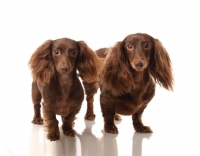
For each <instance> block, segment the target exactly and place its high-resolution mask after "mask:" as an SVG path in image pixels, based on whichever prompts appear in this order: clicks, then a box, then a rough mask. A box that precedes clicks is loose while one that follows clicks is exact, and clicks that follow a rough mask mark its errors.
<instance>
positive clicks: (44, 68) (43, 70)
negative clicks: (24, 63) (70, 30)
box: [28, 40, 54, 86]
mask: <svg viewBox="0 0 200 156" xmlns="http://www.w3.org/2000/svg"><path fill="white" fill-rule="evenodd" d="M51 43H52V41H51V40H47V41H46V42H44V43H43V44H42V45H41V46H39V47H38V48H37V49H36V51H35V52H34V53H33V55H32V56H31V59H30V61H29V63H28V65H29V67H30V69H31V71H32V76H33V80H34V81H36V82H38V83H40V84H41V85H43V86H44V85H46V84H48V83H49V81H50V78H51V76H52V75H53V73H54V67H53V62H52V59H51V55H50V53H51Z"/></svg>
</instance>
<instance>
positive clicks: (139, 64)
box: [135, 61, 144, 68]
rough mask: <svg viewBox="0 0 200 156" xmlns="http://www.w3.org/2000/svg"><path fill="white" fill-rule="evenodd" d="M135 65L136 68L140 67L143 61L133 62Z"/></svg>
mask: <svg viewBox="0 0 200 156" xmlns="http://www.w3.org/2000/svg"><path fill="white" fill-rule="evenodd" d="M135 66H136V67H137V68H142V67H143V66H144V63H143V61H138V62H135Z"/></svg>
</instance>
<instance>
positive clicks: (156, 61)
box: [150, 39, 174, 90]
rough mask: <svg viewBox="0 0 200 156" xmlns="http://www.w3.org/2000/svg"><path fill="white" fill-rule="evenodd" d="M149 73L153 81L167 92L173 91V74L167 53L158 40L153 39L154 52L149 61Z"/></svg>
mask: <svg viewBox="0 0 200 156" xmlns="http://www.w3.org/2000/svg"><path fill="white" fill-rule="evenodd" d="M150 73H151V75H152V76H153V77H154V79H155V81H156V82H157V83H158V84H159V85H161V86H163V87H164V88H165V89H167V90H173V81H174V79H173V74H172V67H171V60H170V57H169V55H168V52H167V51H166V49H165V48H164V47H163V45H162V43H161V42H160V41H159V40H158V39H154V50H153V53H152V55H151V59H150Z"/></svg>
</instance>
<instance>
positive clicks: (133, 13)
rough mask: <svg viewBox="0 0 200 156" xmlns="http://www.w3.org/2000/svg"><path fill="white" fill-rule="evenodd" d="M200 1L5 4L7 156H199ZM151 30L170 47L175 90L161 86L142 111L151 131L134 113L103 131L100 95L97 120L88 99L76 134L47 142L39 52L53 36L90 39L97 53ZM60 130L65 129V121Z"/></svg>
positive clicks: (2, 147)
mask: <svg viewBox="0 0 200 156" xmlns="http://www.w3.org/2000/svg"><path fill="white" fill-rule="evenodd" d="M199 8H200V5H199V2H198V1H197V0H191V1H179V0H177V1H174V0H173V1H170V0H169V1H165V2H164V1H160V0H152V1H127V0H123V1H112V0H110V1H105V2H103V1H98V2H97V1H90V2H89V1H88V3H86V2H85V1H76V0H74V1H62V2H61V1H59V0H56V1H54V0H52V1H48V2H47V1H40V0H35V1H34V2H33V1H32V2H30V1H25V0H19V1H14V0H2V1H1V2H0V21H1V27H0V34H1V35H0V51H1V53H0V75H1V76H0V156H199V155H200V121H199V120H200V101H199V97H200V91H199V88H200V74H199V71H200V70H199V69H200V63H199V58H200V57H199V36H200V29H199V28H200V23H199V15H200V12H199ZM137 32H141V33H148V34H150V35H152V36H153V37H155V38H158V39H159V40H160V41H161V42H162V43H163V45H164V47H165V48H166V49H167V51H168V53H169V55H170V57H171V60H172V63H173V72H174V78H175V83H174V92H169V91H167V90H165V89H163V88H161V87H160V86H157V87H156V94H155V97H154V98H153V100H152V101H151V102H150V103H149V105H148V107H147V108H146V109H145V111H144V113H143V117H142V119H143V123H144V124H145V125H147V126H150V127H151V129H152V130H153V133H152V134H141V133H135V131H134V129H133V126H132V121H131V117H130V116H122V121H121V122H116V125H117V127H118V130H119V134H118V135H114V134H108V133H105V132H104V131H103V118H102V114H101V110H100V105H99V95H100V92H99V91H98V93H97V94H96V95H95V99H94V111H95V114H96V119H95V121H86V120H84V115H85V112H86V101H85V100H84V102H83V104H82V108H81V110H80V112H79V114H78V115H77V116H76V117H77V119H76V120H75V125H74V129H75V130H76V131H77V136H76V137H74V138H72V137H66V136H64V135H63V133H62V130H61V129H60V133H61V139H60V141H56V142H50V141H48V140H47V139H46V132H45V130H44V128H43V126H39V125H34V124H32V123H31V120H32V118H33V105H32V100H31V92H30V90H31V82H32V78H31V72H30V70H29V68H28V66H27V63H28V60H29V59H30V56H31V54H32V53H33V51H34V50H35V49H36V48H37V47H38V46H39V45H41V44H42V43H43V42H44V41H45V40H47V39H56V38H61V37H68V38H72V39H74V40H77V41H79V40H84V41H86V42H87V44H88V45H89V46H90V47H91V48H92V49H94V50H96V49H98V48H102V47H109V46H113V45H114V44H115V43H116V42H117V41H121V40H123V39H124V37H125V36H127V35H128V34H131V33H137ZM57 119H58V120H59V126H61V120H60V117H59V116H57Z"/></svg>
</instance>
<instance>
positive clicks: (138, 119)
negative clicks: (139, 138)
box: [132, 105, 152, 133]
mask: <svg viewBox="0 0 200 156" xmlns="http://www.w3.org/2000/svg"><path fill="white" fill-rule="evenodd" d="M145 108H146V105H145V106H142V107H141V108H140V109H139V110H138V111H137V112H136V113H134V114H133V115H132V119H133V127H134V129H135V131H136V132H142V133H152V130H151V128H150V127H148V126H144V125H143V123H142V113H143V111H144V109H145Z"/></svg>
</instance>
